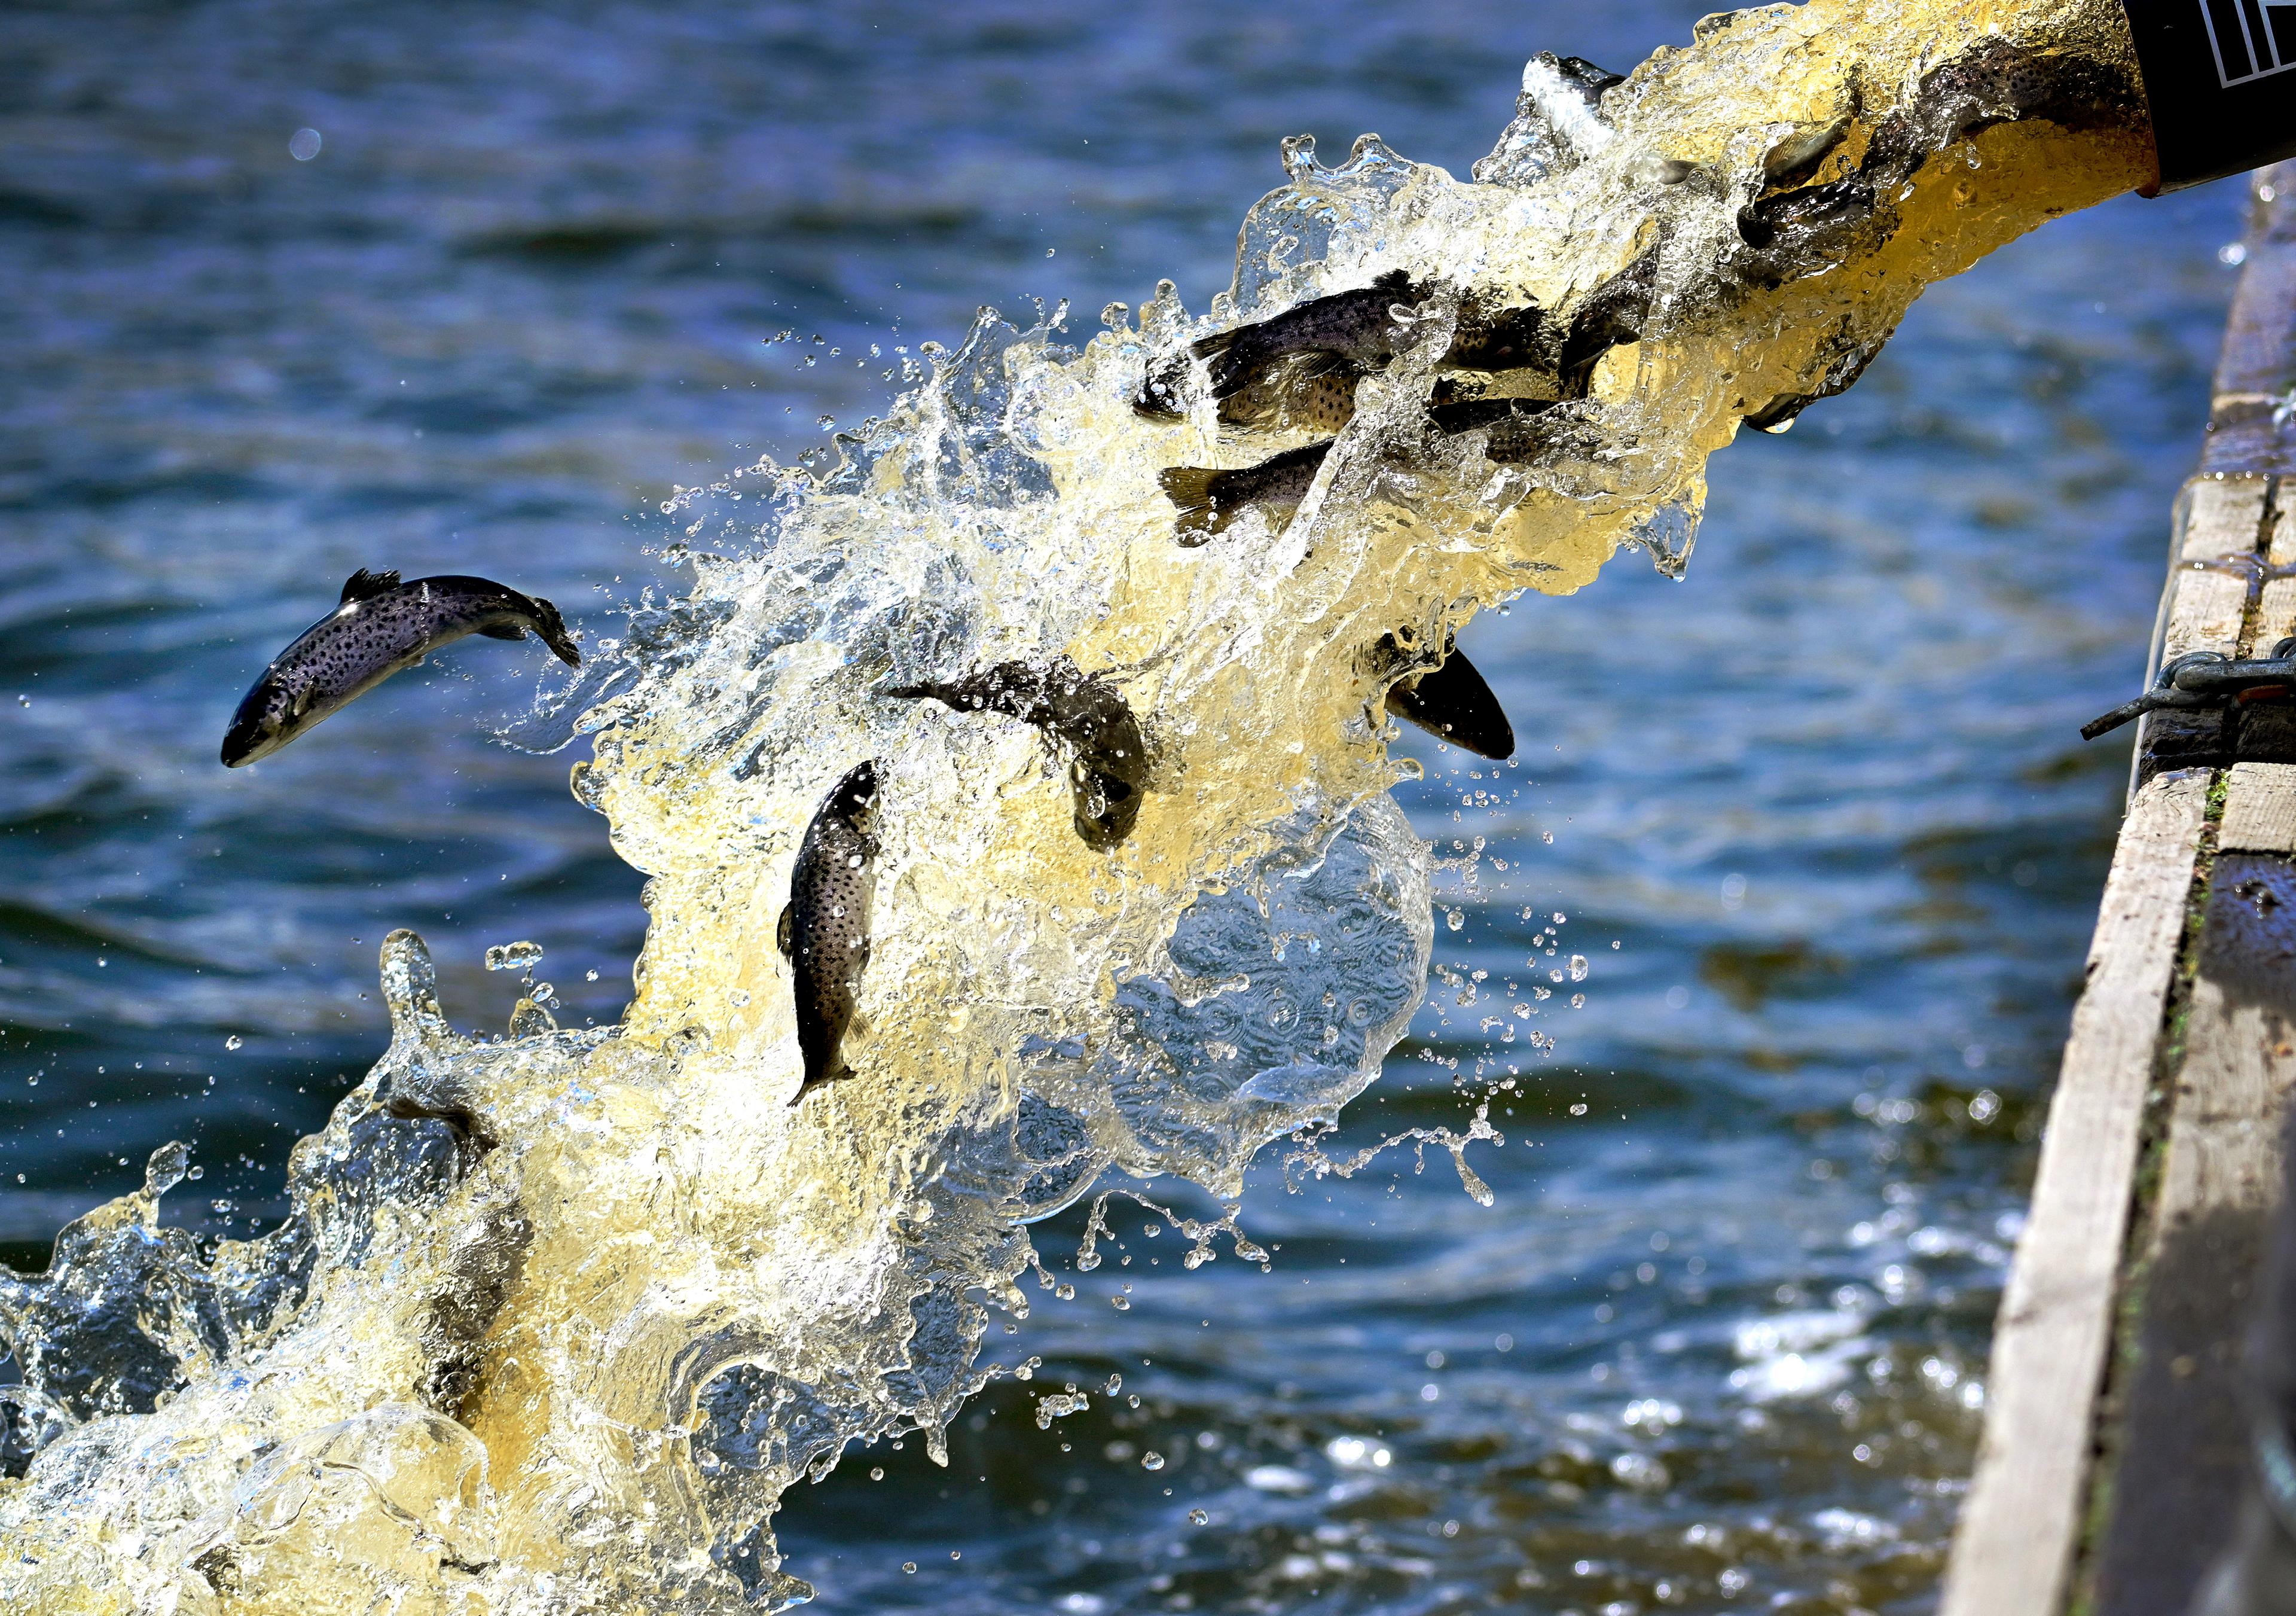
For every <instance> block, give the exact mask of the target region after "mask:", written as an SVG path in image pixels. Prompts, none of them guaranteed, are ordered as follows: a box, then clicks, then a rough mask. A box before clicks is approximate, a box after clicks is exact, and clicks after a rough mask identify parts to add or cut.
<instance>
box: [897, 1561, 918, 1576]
mask: <svg viewBox="0 0 2296 1616" xmlns="http://www.w3.org/2000/svg"><path fill="white" fill-rule="evenodd" d="M901 1571H902V1574H903V1575H904V1576H909V1577H914V1576H915V1575H916V1574H917V1563H916V1562H915V1561H914V1560H904V1561H902V1562H901Z"/></svg>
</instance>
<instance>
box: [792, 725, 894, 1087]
mask: <svg viewBox="0 0 2296 1616" xmlns="http://www.w3.org/2000/svg"><path fill="white" fill-rule="evenodd" d="M876 810H877V766H876V764H875V763H874V762H869V763H860V764H856V765H855V766H854V767H853V768H852V769H850V770H849V772H848V773H847V774H846V775H845V777H844V778H843V779H842V780H840V781H839V782H838V783H837V784H836V786H835V787H834V788H833V789H832V790H831V792H830V793H829V795H828V796H827V797H825V798H824V799H823V800H822V804H821V807H820V808H818V809H817V810H816V812H815V814H814V816H813V823H812V824H808V826H806V827H805V841H803V842H801V843H800V844H799V847H798V850H797V865H796V867H795V868H793V869H792V870H791V872H790V896H789V902H788V903H787V904H786V905H784V906H783V908H782V914H781V922H780V923H779V925H778V926H776V927H775V931H776V934H777V936H776V940H777V941H778V942H779V943H780V945H781V951H782V957H783V959H785V960H787V961H789V963H790V964H791V966H792V967H794V968H795V975H796V979H797V1047H798V1053H799V1055H801V1056H802V1057H803V1059H804V1062H805V1080H804V1081H803V1082H801V1083H800V1084H799V1085H798V1091H797V1093H796V1094H795V1095H791V1098H790V1103H791V1105H795V1104H797V1103H799V1101H801V1100H803V1099H804V1098H805V1097H806V1095H809V1094H811V1093H812V1092H813V1091H814V1090H815V1089H816V1088H818V1087H821V1086H822V1085H823V1084H824V1083H834V1082H837V1081H839V1080H840V1079H845V1078H849V1077H851V1076H852V1075H853V1069H852V1068H851V1067H850V1066H848V1065H847V1064H846V1063H845V1056H844V1054H842V1053H841V1048H840V1046H842V1045H843V1044H844V1042H845V1034H846V1031H847V1030H848V1029H849V1028H850V1027H851V1026H852V1025H853V998H854V992H855V989H856V988H857V987H858V986H859V984H860V980H861V973H862V972H864V971H865V970H867V969H868V968H869V906H870V900H871V898H873V896H874V894H875V891H876V885H877V874H876V862H877V840H876V836H875V834H874V830H875V824H876Z"/></svg>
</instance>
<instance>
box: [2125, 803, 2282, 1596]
mask: <svg viewBox="0 0 2296 1616" xmlns="http://www.w3.org/2000/svg"><path fill="white" fill-rule="evenodd" d="M2222 836H2223V840H2224V841H2225V842H2226V844H2227V845H2229V844H2231V843H2234V842H2239V843H2243V844H2245V843H2249V842H2258V841H2261V842H2266V843H2268V844H2271V850H2268V851H2264V852H2226V851H2220V852H2219V853H2218V857H2217V860H2216V866H2215V870H2214V873H2213V876H2212V879H2211V881H2210V893H2209V902H2208V906H2207V909H2206V911H2205V913H2204V917H2203V921H2202V943H2201V959H2200V966H2199V971H2198V973H2197V975H2196V976H2195V978H2194V983H2193V994H2192V1000H2191V1005H2190V1008H2189V1011H2188V1013H2187V1014H2186V1016H2185V1060H2184V1064H2183V1067H2182V1069H2181V1070H2179V1072H2178V1073H2177V1082H2176V1086H2175V1089H2174V1099H2173V1103H2172V1108H2171V1111H2170V1113H2169V1135H2168V1143H2167V1145H2166V1147H2165V1149H2164V1150H2163V1153H2162V1160H2161V1187H2160V1193H2159V1196H2158V1199H2157V1200H2156V1202H2155V1204H2154V1207H2153V1218H2152V1221H2151V1226H2150V1228H2149V1229H2148V1230H2146V1231H2144V1259H2143V1264H2144V1267H2143V1272H2144V1313H2143V1318H2142V1323H2141V1325H2140V1326H2139V1331H2138V1340H2137V1348H2136V1352H2135V1354H2134V1355H2133V1363H2132V1365H2131V1366H2130V1372H2129V1373H2128V1374H2126V1375H2125V1376H2124V1378H2125V1379H2126V1380H2127V1381H2128V1389H2127V1392H2126V1396H2125V1401H2126V1403H2127V1407H2128V1415H2127V1419H2126V1422H2125V1424H2124V1427H2123V1430H2122V1433H2121V1436H2120V1443H2119V1448H2120V1452H2121V1453H2122V1454H2124V1455H2126V1456H2128V1458H2127V1460H2126V1461H2125V1462H2124V1465H2123V1469H2122V1476H2123V1481H2122V1484H2121V1485H2120V1487H2119V1488H2118V1489H2117V1495H2118V1496H2117V1497H2115V1499H2114V1507H2113V1514H2112V1522H2111V1525H2110V1528H2109V1530H2108V1531H2107V1533H2106V1536H2105V1539H2104V1542H2103V1549H2102V1553H2101V1555H2100V1564H2099V1568H2098V1571H2097V1577H2096V1585H2095V1600H2094V1602H2093V1603H2094V1606H2095V1610H2096V1611H2097V1612H2098V1616H2153V1612H2181V1611H2183V1610H2185V1609H2186V1608H2187V1607H2188V1606H2189V1605H2190V1604H2191V1603H2192V1601H2193V1597H2194V1593H2195V1592H2196V1590H2197V1589H2198V1588H2199V1587H2200V1585H2201V1583H2202V1580H2203V1579H2204V1578H2205V1577H2206V1575H2207V1573H2208V1571H2209V1569H2210V1566H2211V1564H2213V1563H2214V1562H2215V1560H2216V1558H2217V1556H2218V1554H2220V1553H2221V1552H2222V1550H2223V1548H2224V1547H2225V1546H2226V1543H2227V1542H2228V1541H2229V1540H2230V1538H2231V1534H2232V1528H2233V1522H2234V1521H2235V1519H2236V1517H2237V1514H2238V1511H2239V1507H2240V1503H2241V1498H2242V1495H2243V1491H2244V1490H2245V1489H2246V1487H2247V1485H2248V1476H2249V1472H2250V1469H2251V1464H2252V1463H2253V1460H2252V1457H2251V1455H2252V1449H2251V1446H2250V1443H2249V1440H2248V1420H2247V1415H2246V1414H2245V1411H2244V1409H2243V1406H2242V1400H2241V1373H2240V1366H2241V1351H2242V1343H2243V1339H2244V1337H2245V1335H2246V1332H2247V1327H2248V1322H2249V1313H2250V1308H2251V1306H2252V1302H2253V1286H2254V1281H2255V1276H2256V1271H2257V1264H2258V1261H2259V1258H2260V1256H2261V1255H2262V1251H2263V1247H2264V1232H2265V1226H2266V1222H2267V1218H2268V1217H2269V1215H2270V1212H2271V1208H2272V1205H2273V1202H2274V1201H2275V1199H2276V1195H2277V1192H2278V1187H2279V1169H2280V1150H2279V1144H2280V1126H2279V1120H2280V1117H2281V1114H2282V1112H2283V1110H2284V1107H2285V1105H2286V1103H2287V1099H2288V1095H2289V1094H2290V1092H2291V1091H2292V1089H2296V972H2291V971H2290V970H2289V968H2288V962H2289V960H2290V958H2291V957H2292V956H2296V862H2292V860H2291V858H2290V857H2289V855H2288V853H2287V851H2286V850H2285V849H2286V848H2287V847H2288V846H2289V845H2290V844H2292V843H2296V767H2291V766H2288V765H2271V764H2252V763H2243V764H2241V765H2240V766H2238V767H2235V769H2233V771H2232V772H2231V775H2230V776H2229V777H2228V779H2227V780H2226V800H2225V818H2224V829H2223V832H2222Z"/></svg>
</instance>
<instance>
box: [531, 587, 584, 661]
mask: <svg viewBox="0 0 2296 1616" xmlns="http://www.w3.org/2000/svg"><path fill="white" fill-rule="evenodd" d="M528 598H529V600H531V601H532V602H533V603H534V632H535V634H536V636H537V637H538V638H540V640H541V641H542V643H543V644H545V645H547V646H549V647H550V649H551V650H552V651H553V652H556V653H557V655H558V660H560V661H562V662H563V663H565V664H566V666H568V667H569V668H579V667H581V666H582V652H580V651H579V650H578V649H577V648H576V646H575V644H574V636H572V635H570V634H569V633H567V632H566V619H564V618H562V617H560V616H559V615H558V608H557V607H555V606H553V605H552V604H551V603H549V602H548V601H545V600H544V599H543V598H542V597H541V596H540V595H530V596H529V597H528Z"/></svg>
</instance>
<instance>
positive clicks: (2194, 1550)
mask: <svg viewBox="0 0 2296 1616" xmlns="http://www.w3.org/2000/svg"><path fill="white" fill-rule="evenodd" d="M2251 190H2252V198H2253V202H2254V206H2253V208H2252V209H2251V220H2250V229H2249V234H2248V239H2247V242H2246V244H2245V246H2246V259H2245V265H2244V267H2243V274H2242V279H2241V284H2240V288H2239V291H2238V292H2237V293H2236V294H2235V302H2234V308H2233V311H2232V315H2231V317H2230V319H2229V320H2228V322H2227V325H2226V340H2225V349H2224V354H2223V357H2222V358H2221V360H2220V361H2219V363H2218V370H2217V375H2216V381H2215V387H2214V398H2213V401H2212V405H2211V410H2210V428H2209V431H2210V436H2209V439H2207V442H2206V445H2205V447H2204V448H2203V452H2202V461H2201V472H2200V474H2199V475H2198V476H2196V477H2195V478H2194V479H2193V480H2191V481H2190V482H2188V483H2187V484H2186V485H2185V490H2184V493H2183V495H2182V496H2180V498H2179V499H2178V501H2177V511H2176V515H2175V520H2174V523H2173V537H2172V543H2171V547H2170V554H2169V579H2168V584H2167V587H2166V590H2165V591H2164V595H2163V598H2162V611H2161V622H2160V626H2159V628H2158V629H2157V630H2156V634H2155V641H2156V644H2155V645H2154V647H2153V657H2154V661H2155V665H2157V664H2158V663H2159V662H2160V661H2161V660H2166V659H2167V658H2169V657H2173V656H2177V655H2181V654H2183V653H2184V652H2189V651H2198V650H2214V651H2221V652H2226V653H2227V654H2231V655H2240V654H2244V653H2251V652H2262V651H2268V650H2269V649H2270V648H2271V647H2272V645H2273V644H2274V643H2275V642H2276V640H2277V639H2278V638H2279V637H2280V636H2284V635H2288V634H2290V633H2292V632H2296V164H2286V165H2282V166H2280V167H2279V168H2272V169H2266V170H2261V171H2259V173H2258V174H2257V175H2256V176H2253V178H2252V181H2251ZM2284 479H2286V481H2285V483H2284ZM2284 487H2285V489H2286V492H2285V494H2284V492H2283V488H2284ZM2284 569H2285V570H2286V572H2285V575H2284V574H2283V570H2284ZM2148 672H2149V670H2148ZM2255 711H2256V713H2257V714H2258V715H2262V714H2263V713H2264V712H2265V711H2266V710H2265V709H2261V708H2259V709H2257V710H2255ZM2136 753H2137V763H2136V784H2135V786H2134V788H2133V790H2132V792H2131V796H2130V800H2129V805H2128V816H2127V818H2126V819H2125V820H2124V822H2123V824H2122V827H2121V832H2120V841H2119V845H2118V847H2117V848H2116V849H2115V851H2114V856H2113V861H2112V871H2111V874H2109V876H2108V877H2107V880H2106V883H2105V890H2104V897H2103V905H2102V907H2101V911H2100V914H2099V916H2098V921H2097V927H2096V932H2095V939H2094V940H2093V942H2092V943H2091V946H2090V949H2089V956H2088V964H2087V976H2086V979H2085V982H2084V985H2083V988H2082V991H2081V995H2080V998H2079V1002H2078V1004H2077V1005H2076V1006H2075V1008H2074V1011H2073V1017H2072V1026H2071V1033H2070V1036H2069V1037H2068V1038H2067V1041H2066V1045H2065V1051H2064V1057H2063V1061H2062V1066H2061V1068H2060V1071H2059V1076H2058V1081H2057V1087H2056V1091H2055V1093H2054V1096H2053V1097H2052V1099H2051V1102H2050V1107H2049V1113H2048V1121H2047V1127H2046V1132H2045V1134H2044V1136H2043V1139H2042V1147H2041V1159H2040V1164H2039V1169H2038V1176H2037V1177H2036V1180H2035V1183H2034V1188H2033V1198H2032V1203H2031V1206H2030V1211H2029V1213H2028V1217H2027V1220H2026V1226H2025V1234H2024V1236H2023V1238H2022V1240H2021V1242H2020V1243H2019V1245H2018V1249H2017V1253H2016V1257H2015V1260H2014V1262H2013V1266H2012V1268H2011V1271H2010V1277H2009V1283H2008V1286H2007V1289H2006V1292H2005V1295H2004V1297H2003V1300H2002V1305H2001V1310H2000V1313H1999V1316H1998V1318H1997V1323H1996V1325H1995V1331H1994V1339H1993V1349H1992V1363H1991V1367H1990V1371H1989V1378H1988V1382H1987V1386H1988V1392H1987V1404H1986V1421H1985V1431H1984V1436H1983V1439H1982V1440H1981V1442H1980V1448H1979V1452H1978V1458H1977V1464H1976V1469H1975V1472H1974V1474H1973V1475H1972V1478H1971V1481H1970V1487H1969V1491H1968V1494H1967V1496H1966V1497H1965V1499H1964V1504H1963V1507H1962V1513H1961V1518H1960V1521H1959V1522H1958V1525H1957V1528H1956V1533H1955V1537H1954V1544H1953V1552H1952V1559H1951V1563H1950V1564H1949V1566H1948V1571H1947V1576H1946V1583H1945V1588H1944V1594H1943V1598H1942V1602H1941V1604H1940V1610H1941V1611H1942V1612H1943V1616H2060V1613H2064V1612H2072V1613H2076V1616H2140V1613H2141V1616H2183V1612H2184V1611H2185V1607H2186V1605H2187V1604H2189V1603H2190V1599H2191V1595H2192V1591H2193V1589H2194V1587H2196V1586H2197V1585H2198V1583H2199V1581H2200V1579H2201V1578H2202V1576H2203V1575H2204V1574H2205V1572H2206V1570H2207V1567H2208V1565H2209V1563H2210V1561H2212V1559H2213V1558H2214V1556H2215V1554H2217V1553H2218V1548H2219V1547H2220V1546H2221V1545H2222V1543H2223V1542H2224V1541H2225V1540H2226V1538H2228V1536H2229V1534H2230V1530H2231V1524H2232V1521H2233V1519H2234V1516H2235V1509H2236V1505H2237V1503H2238V1497H2239V1489H2240V1487H2241V1486H2242V1485H2243V1480H2244V1477H2245V1473H2246V1463H2247V1445H2246V1437H2245V1429H2246V1428H2245V1424H2244V1423H2243V1420H2242V1417H2241V1414H2240V1405H2239V1398H2238V1391H2237V1386H2238V1380H2237V1366H2238V1356H2239V1351H2238V1349H2239V1341H2240V1338H2241V1336H2242V1334H2243V1331H2244V1329H2245V1326H2246V1324H2247V1318H2246V1302H2245V1300H2244V1298H2245V1294H2246V1285H2247V1283H2248V1279H2249V1276H2250V1275H2251V1272H2252V1270H2253V1266H2254V1259H2255V1256H2256V1252H2257V1250H2258V1249H2259V1243H2260V1236H2261V1229H2262V1223H2263V1217H2264V1212H2265V1210H2266V1209H2267V1208H2268V1206H2269V1203H2270V1201H2271V1198H2272V1195H2273V1193H2274V1188H2275V1185H2276V1180H2277V1172H2278V1160H2277V1157H2278V1141H2277V1134H2276V1118H2277V1115H2278V1111H2279V1108H2280V1105H2281V1103H2282V1100H2283V1096H2284V1095H2285V1094H2286V1093H2287V1092H2288V1090H2289V1088H2290V1087H2291V1085H2292V1083H2296V1031H2292V1029H2296V719H2291V718H2288V717H2286V716H2284V715H2281V714H2277V713H2276V714H2275V715H2274V716H2273V717H2272V718H2269V719H2265V720H2263V721H2260V722H2259V720H2258V718H2251V717H2249V716H2246V715H2235V716H2234V717H2231V718H2218V716H2216V715H2205V716H2202V717H2200V718H2184V717H2169V718H2154V719H2148V720H2147V721H2146V722H2145V724H2144V726H2143V728H2142V730H2141V731H2140V734H2139V735H2138V739H2137V746H2136ZM2283 892H2284V894H2285V897H2286V899H2287V904H2288V907H2287V914H2286V915H2285V917H2284V918H2282V917H2281V916H2280V915H2279V914H2278V910H2277V906H2278V904H2279V903H2280V901H2281V900H2280V897H2279V895H2280V894H2282V893H2283ZM2251 912H2252V913H2251ZM2283 932H2285V933H2286V935H2282V933H2283Z"/></svg>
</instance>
